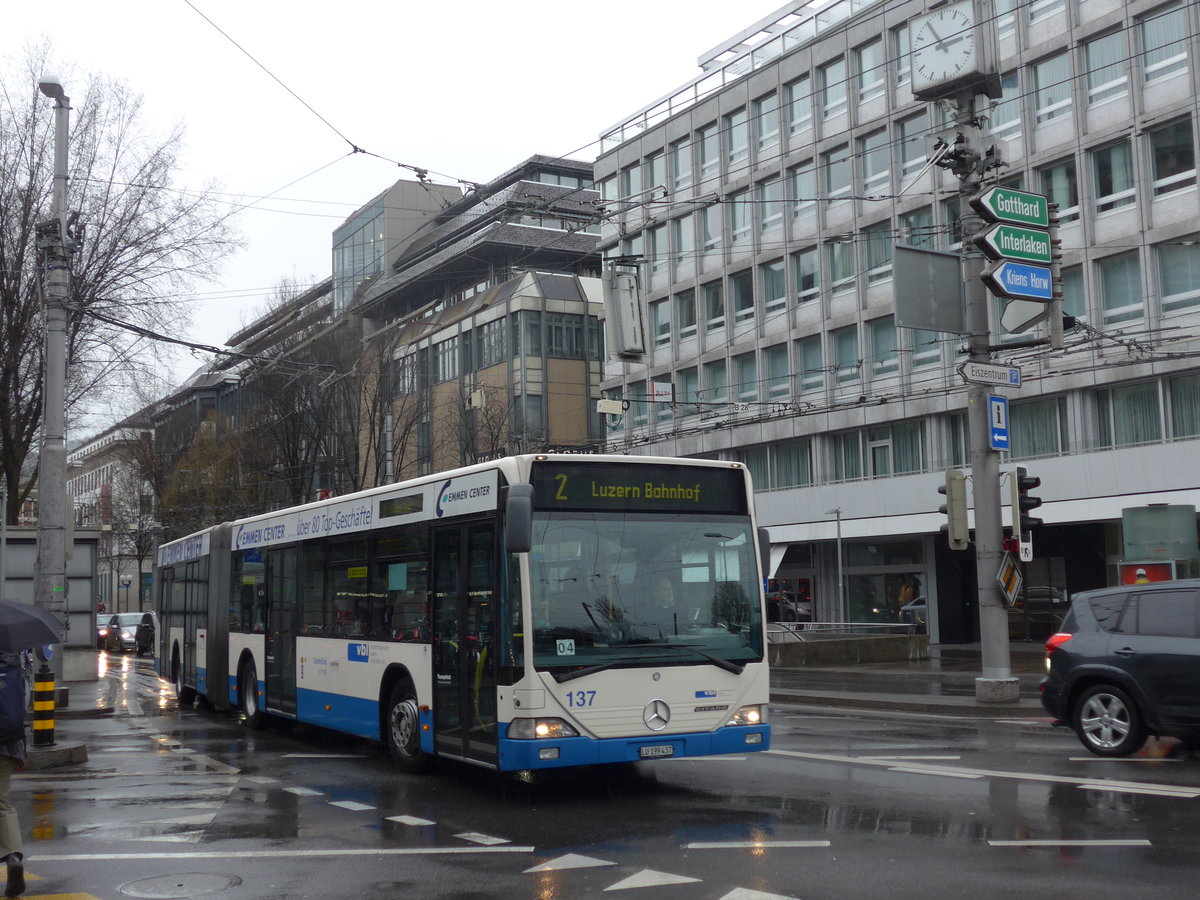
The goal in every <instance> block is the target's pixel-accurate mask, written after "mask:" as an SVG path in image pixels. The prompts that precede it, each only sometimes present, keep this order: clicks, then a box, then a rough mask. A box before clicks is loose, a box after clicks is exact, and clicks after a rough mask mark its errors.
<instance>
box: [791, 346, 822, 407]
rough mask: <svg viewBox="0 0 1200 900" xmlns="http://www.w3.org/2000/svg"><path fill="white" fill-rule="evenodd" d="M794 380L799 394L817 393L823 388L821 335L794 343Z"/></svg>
mask: <svg viewBox="0 0 1200 900" xmlns="http://www.w3.org/2000/svg"><path fill="white" fill-rule="evenodd" d="M796 380H797V381H798V382H799V388H800V392H801V393H807V392H809V391H819V390H822V389H823V388H824V387H825V363H824V361H823V357H822V354H821V335H819V334H813V335H809V336H808V337H806V338H801V339H800V340H798V341H796Z"/></svg>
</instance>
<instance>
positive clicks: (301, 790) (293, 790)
mask: <svg viewBox="0 0 1200 900" xmlns="http://www.w3.org/2000/svg"><path fill="white" fill-rule="evenodd" d="M284 790H285V791H287V792H288V793H289V794H295V795H296V796H297V797H320V796H321V792H320V791H314V790H313V789H312V788H306V787H285V788H284Z"/></svg>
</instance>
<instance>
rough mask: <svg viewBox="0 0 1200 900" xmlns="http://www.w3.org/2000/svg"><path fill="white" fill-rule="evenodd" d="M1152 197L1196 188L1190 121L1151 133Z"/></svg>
mask: <svg viewBox="0 0 1200 900" xmlns="http://www.w3.org/2000/svg"><path fill="white" fill-rule="evenodd" d="M1149 139H1150V153H1151V159H1152V160H1153V166H1154V172H1153V177H1154V196H1156V197H1158V196H1161V195H1162V194H1169V193H1171V192H1173V191H1179V190H1183V189H1184V188H1192V187H1195V186H1196V149H1195V145H1194V142H1193V140H1192V120H1191V119H1190V118H1189V119H1181V120H1180V121H1178V122H1172V123H1171V124H1170V125H1164V126H1163V127H1162V128H1156V129H1154V131H1151V132H1150V137H1149Z"/></svg>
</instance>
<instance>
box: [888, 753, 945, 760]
mask: <svg viewBox="0 0 1200 900" xmlns="http://www.w3.org/2000/svg"><path fill="white" fill-rule="evenodd" d="M866 758H867V759H912V760H921V759H962V757H961V756H955V755H946V756H937V755H935V754H932V753H931V754H928V755H924V756H923V755H920V754H916V753H914V754H912V755H906V754H901V753H896V754H888V755H887V756H884V755H883V754H880V753H868V754H867V756H866Z"/></svg>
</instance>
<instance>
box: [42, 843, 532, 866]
mask: <svg viewBox="0 0 1200 900" xmlns="http://www.w3.org/2000/svg"><path fill="white" fill-rule="evenodd" d="M534 849H535V848H534V847H529V846H516V845H511V844H504V845H502V846H499V847H476V846H464V847H377V848H375V849H370V848H365V847H364V848H345V847H343V848H339V849H332V848H331V849H328V850H318V849H309V850H196V851H193V852H184V851H179V852H178V853H38V854H27V855H26V857H25V862H26V863H29V862H96V861H101V862H116V861H120V860H127V859H133V860H139V859H140V860H146V859H296V858H298V857H301V856H466V855H470V854H473V853H533V851H534Z"/></svg>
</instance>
